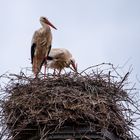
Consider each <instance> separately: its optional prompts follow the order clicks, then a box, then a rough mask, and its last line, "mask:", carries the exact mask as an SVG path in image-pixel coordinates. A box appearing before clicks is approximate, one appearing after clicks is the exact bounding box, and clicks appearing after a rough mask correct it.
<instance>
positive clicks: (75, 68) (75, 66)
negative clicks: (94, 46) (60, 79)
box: [71, 63, 77, 72]
mask: <svg viewBox="0 0 140 140" xmlns="http://www.w3.org/2000/svg"><path fill="white" fill-rule="evenodd" d="M71 65H72V67H73V69H74V70H75V71H76V72H77V64H76V65H75V63H72V64H71Z"/></svg>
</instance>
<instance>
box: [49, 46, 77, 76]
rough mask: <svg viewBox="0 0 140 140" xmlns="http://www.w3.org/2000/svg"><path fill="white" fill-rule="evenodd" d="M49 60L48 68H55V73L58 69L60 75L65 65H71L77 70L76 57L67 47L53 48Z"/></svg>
mask: <svg viewBox="0 0 140 140" xmlns="http://www.w3.org/2000/svg"><path fill="white" fill-rule="evenodd" d="M47 60H48V61H47V68H51V69H54V75H55V72H56V69H57V70H58V71H59V73H58V74H59V75H60V73H61V70H62V69H64V68H65V67H67V68H68V67H69V68H71V69H73V70H74V71H76V72H77V65H76V64H75V59H74V58H73V57H72V54H71V53H70V52H69V51H68V50H67V49H64V48H52V49H51V51H50V53H49V55H48V58H47ZM71 66H72V67H71Z"/></svg>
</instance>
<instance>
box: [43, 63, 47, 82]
mask: <svg viewBox="0 0 140 140" xmlns="http://www.w3.org/2000/svg"><path fill="white" fill-rule="evenodd" d="M46 67H47V64H46V62H45V64H44V79H45V78H46Z"/></svg>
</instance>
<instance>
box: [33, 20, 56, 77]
mask: <svg viewBox="0 0 140 140" xmlns="http://www.w3.org/2000/svg"><path fill="white" fill-rule="evenodd" d="M40 23H41V25H42V28H40V29H39V30H37V31H35V33H34V35H33V39H32V46H31V63H32V65H33V66H32V70H33V73H34V74H35V77H37V75H38V73H39V72H40V70H41V67H42V65H43V63H44V62H47V56H48V54H49V52H50V49H51V43H52V33H51V29H50V26H51V27H52V28H54V29H56V27H55V26H54V25H53V24H52V23H51V22H50V21H49V20H48V19H47V18H45V17H40ZM44 66H45V70H44V75H46V73H45V72H46V65H44Z"/></svg>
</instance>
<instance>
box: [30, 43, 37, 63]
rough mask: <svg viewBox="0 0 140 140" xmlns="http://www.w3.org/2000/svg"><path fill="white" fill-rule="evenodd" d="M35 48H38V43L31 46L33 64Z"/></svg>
mask: <svg viewBox="0 0 140 140" xmlns="http://www.w3.org/2000/svg"><path fill="white" fill-rule="evenodd" d="M35 48H36V44H35V43H33V44H32V46H31V63H32V64H33V58H34V53H35Z"/></svg>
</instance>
